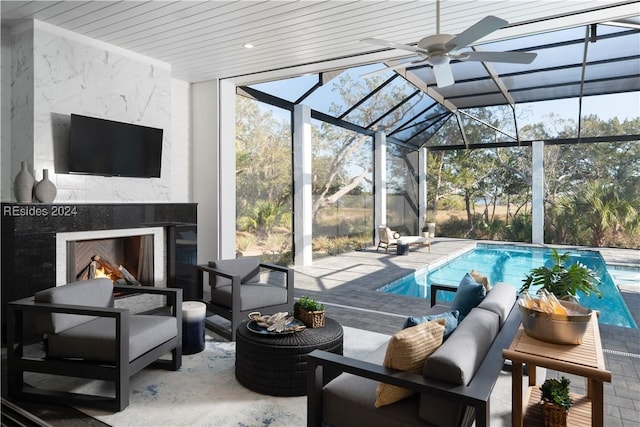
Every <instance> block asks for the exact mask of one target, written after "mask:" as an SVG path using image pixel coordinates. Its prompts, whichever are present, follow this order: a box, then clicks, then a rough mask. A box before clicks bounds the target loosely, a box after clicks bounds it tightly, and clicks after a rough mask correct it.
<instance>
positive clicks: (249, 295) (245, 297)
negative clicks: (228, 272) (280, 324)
mask: <svg viewBox="0 0 640 427" xmlns="http://www.w3.org/2000/svg"><path fill="white" fill-rule="evenodd" d="M231 292H232V286H231V285H228V286H217V287H215V288H211V300H212V301H215V302H216V304H219V305H223V306H226V307H231V306H232V303H231V298H232V295H231ZM240 298H241V299H242V307H240V309H241V310H242V311H247V310H254V309H259V308H262V307H269V306H272V305H280V304H283V303H286V302H287V289H286V288H284V287H282V286H274V285H267V284H265V283H256V284H245V285H242V286H241V287H240Z"/></svg>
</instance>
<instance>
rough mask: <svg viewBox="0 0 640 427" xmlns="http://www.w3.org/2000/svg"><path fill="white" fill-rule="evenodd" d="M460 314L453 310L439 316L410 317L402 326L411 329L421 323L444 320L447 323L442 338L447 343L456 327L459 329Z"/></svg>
mask: <svg viewBox="0 0 640 427" xmlns="http://www.w3.org/2000/svg"><path fill="white" fill-rule="evenodd" d="M459 314H460V313H459V312H458V310H451V311H445V312H444V313H439V314H428V315H426V316H409V317H408V318H407V320H406V321H405V322H404V326H402V328H403V329H404V328H410V327H412V326H416V325H419V324H420V323H424V322H430V321H432V320H438V319H444V320H445V322H446V323H445V325H444V336H443V337H442V341H445V340H446V339H447V338H449V335H451V334H452V333H453V331H454V330H455V329H456V327H458V315H459Z"/></svg>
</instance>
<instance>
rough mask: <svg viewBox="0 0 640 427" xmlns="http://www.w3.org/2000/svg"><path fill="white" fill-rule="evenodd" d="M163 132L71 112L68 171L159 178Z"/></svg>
mask: <svg viewBox="0 0 640 427" xmlns="http://www.w3.org/2000/svg"><path fill="white" fill-rule="evenodd" d="M162 132H163V130H162V129H156V128H151V127H147V126H140V125H133V124H129V123H122V122H115V121H112V120H105V119H98V118H95V117H87V116H81V115H78V114H71V128H70V135H69V173H80V174H90V175H104V176H123V177H133V178H160V164H161V160H162Z"/></svg>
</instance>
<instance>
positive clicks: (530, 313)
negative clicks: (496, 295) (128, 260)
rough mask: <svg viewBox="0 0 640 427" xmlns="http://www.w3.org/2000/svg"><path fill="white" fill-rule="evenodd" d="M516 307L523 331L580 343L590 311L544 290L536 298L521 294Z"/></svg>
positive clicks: (548, 339)
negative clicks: (561, 299) (559, 299)
mask: <svg viewBox="0 0 640 427" xmlns="http://www.w3.org/2000/svg"><path fill="white" fill-rule="evenodd" d="M518 310H519V311H520V316H521V318H522V327H523V329H524V331H525V333H526V334H527V335H529V336H530V337H532V338H535V339H538V340H541V341H546V342H552V343H555V344H582V338H583V337H584V334H585V333H586V332H587V327H588V326H589V321H590V320H591V315H592V313H593V311H592V310H591V309H589V308H587V307H583V306H581V305H580V304H577V303H574V302H569V301H558V300H557V299H556V298H555V297H554V296H553V294H549V293H547V292H546V291H545V290H542V291H541V292H540V293H539V295H538V297H536V298H533V297H531V296H530V295H529V294H528V293H527V292H525V293H524V294H521V296H520V298H519V299H518Z"/></svg>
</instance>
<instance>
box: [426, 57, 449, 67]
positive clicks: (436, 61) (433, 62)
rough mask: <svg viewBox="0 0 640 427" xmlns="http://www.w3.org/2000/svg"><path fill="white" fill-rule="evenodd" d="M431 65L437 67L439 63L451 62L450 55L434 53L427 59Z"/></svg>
mask: <svg viewBox="0 0 640 427" xmlns="http://www.w3.org/2000/svg"><path fill="white" fill-rule="evenodd" d="M427 62H428V63H429V65H431V66H433V67H435V66H438V65H444V64H448V63H449V57H448V56H446V55H433V56H430V57H429V59H427Z"/></svg>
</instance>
